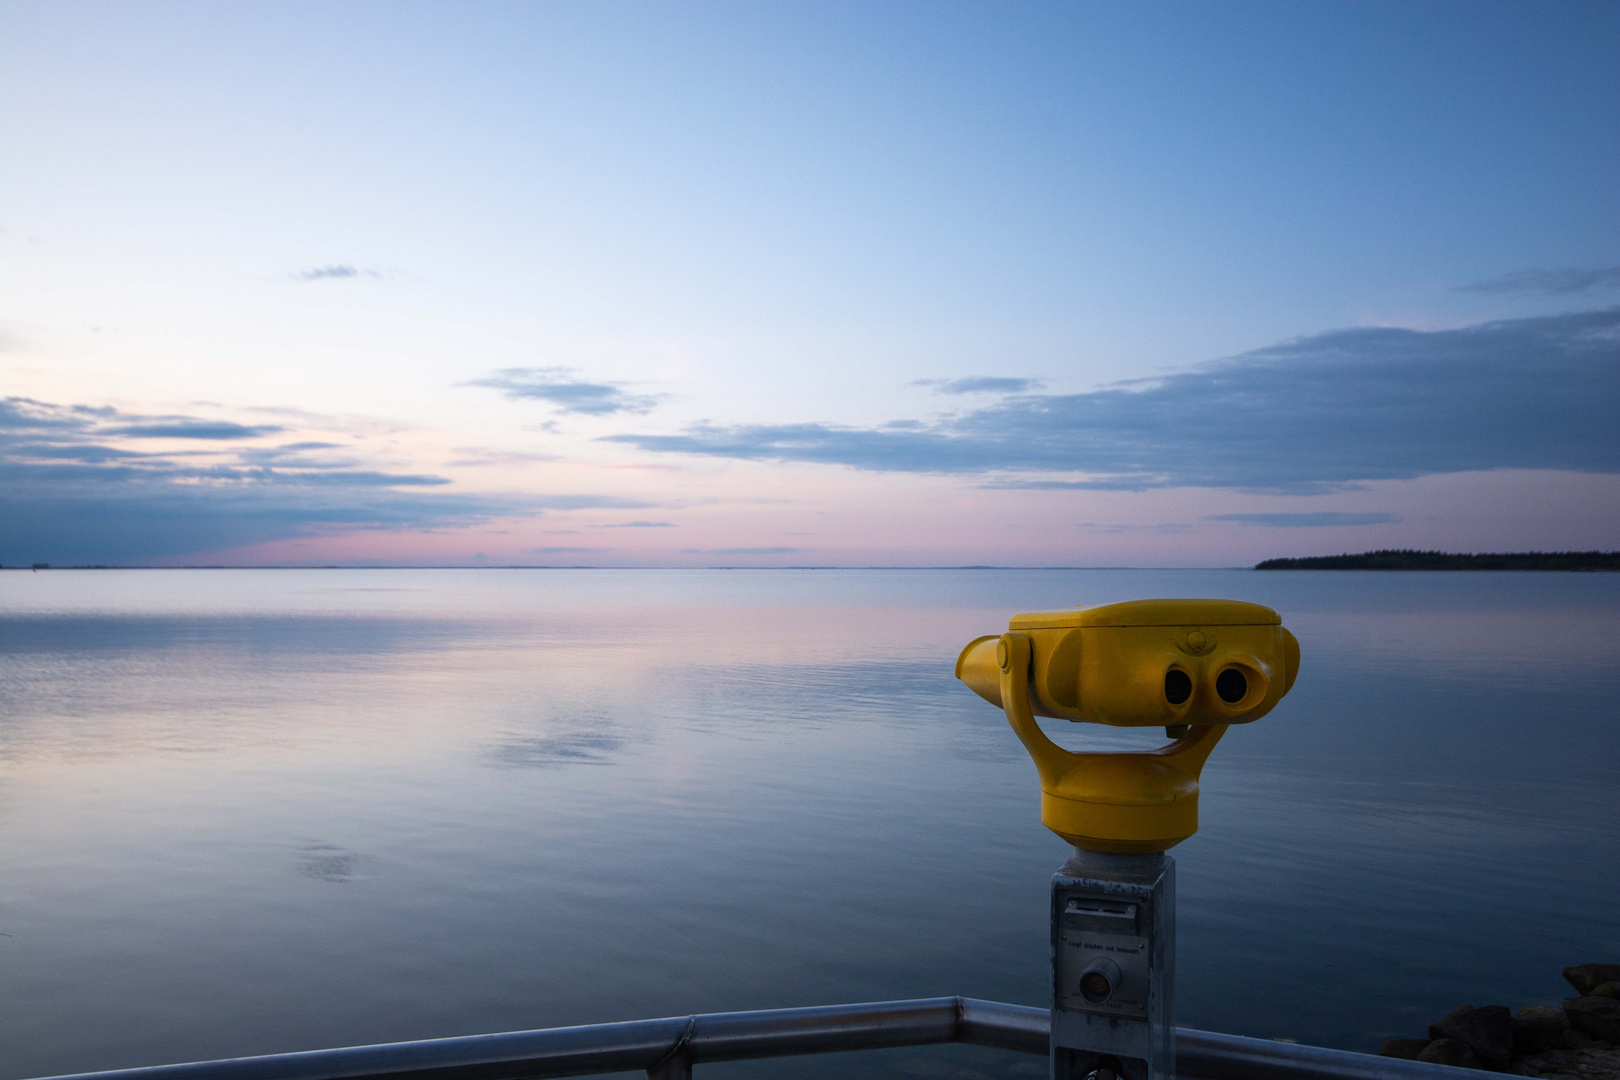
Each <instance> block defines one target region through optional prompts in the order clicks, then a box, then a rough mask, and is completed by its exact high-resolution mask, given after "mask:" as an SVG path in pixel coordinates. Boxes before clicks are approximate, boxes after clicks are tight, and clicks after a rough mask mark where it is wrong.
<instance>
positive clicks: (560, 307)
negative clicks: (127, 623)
mask: <svg viewBox="0 0 1620 1080" xmlns="http://www.w3.org/2000/svg"><path fill="white" fill-rule="evenodd" d="M0 18H3V19H4V24H5V25H6V27H7V32H6V33H5V34H4V35H0V102H3V103H4V106H5V107H4V108H3V109H0V147H4V149H5V152H4V154H3V155H0V157H3V161H0V229H3V230H4V231H3V232H0V398H3V399H5V401H6V405H5V407H4V409H3V410H0V500H3V504H0V505H3V507H4V513H3V515H0V563H6V564H12V563H16V562H28V561H52V562H57V563H66V562H104V563H131V562H139V563H184V562H233V563H302V562H315V563H332V562H338V563H345V562H359V563H370V562H378V563H413V562H433V563H446V562H448V563H470V564H478V563H531V562H570V563H592V564H601V565H649V564H656V565H686V564H700V565H701V564H710V563H714V562H716V561H724V562H728V563H736V564H738V565H779V564H800V563H810V564H818V565H820V564H831V565H848V564H858V565H866V564H906V565H909V564H931V565H932V564H958V563H1005V564H1020V565H1046V564H1063V565H1228V564H1239V563H1246V562H1253V561H1255V560H1257V559H1259V558H1262V557H1268V556H1272V555H1279V554H1298V553H1320V552H1328V551H1339V550H1347V549H1348V550H1361V549H1364V548H1370V547H1379V546H1423V547H1445V548H1448V549H1452V550H1499V549H1504V548H1525V547H1539V548H1591V547H1609V548H1612V547H1614V546H1616V542H1615V537H1616V535H1617V526H1620V480H1617V479H1616V477H1617V475H1620V439H1617V437H1616V436H1615V435H1614V433H1613V431H1612V430H1611V429H1612V428H1615V427H1616V425H1614V424H1613V423H1612V422H1611V421H1609V420H1608V418H1609V417H1611V416H1613V415H1615V411H1616V406H1617V405H1620V315H1617V314H1616V312H1617V309H1620V200H1616V199H1615V197H1614V194H1613V189H1614V186H1615V185H1614V177H1615V176H1617V175H1620V137H1617V136H1620V66H1617V65H1615V64H1614V63H1613V56H1614V55H1615V52H1616V47H1617V45H1620V9H1617V8H1616V7H1615V6H1614V5H1612V4H1580V3H1564V4H1558V5H1544V4H1528V3H1527V4H1492V3H1466V4H1464V3H1458V4H1446V3H1436V4H1424V5H1410V4H1375V3H1356V4H1331V3H1321V4H1308V5H1303V4H1263V5H1245V4H1222V5H1212V4H1185V5H1182V4H1164V5H1086V4H1033V3H1032V4H1017V5H1014V4H975V5H967V4H942V3H920V2H919V3H892V4H882V3H879V4H872V3H862V4H849V5H839V4H830V3H817V4H783V3H754V4H682V5H673V4H628V3H590V4H583V3H582V4H567V3H552V4H500V3H483V4H476V5H473V4H448V3H438V4H422V3H417V4H409V3H406V4H397V3H396V4H368V3H354V4H329V3H322V4H313V3H312V4H299V3H275V4H270V3H262V4H253V3H234V4H219V3H210V4H162V3H117V4H79V3H48V4H46V3H26V4H18V3H0Z"/></svg>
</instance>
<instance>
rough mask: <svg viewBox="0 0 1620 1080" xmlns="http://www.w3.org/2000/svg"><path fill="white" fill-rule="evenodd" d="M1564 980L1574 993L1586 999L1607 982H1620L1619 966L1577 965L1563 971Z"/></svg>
mask: <svg viewBox="0 0 1620 1080" xmlns="http://www.w3.org/2000/svg"><path fill="white" fill-rule="evenodd" d="M1564 978H1565V979H1567V980H1569V985H1571V986H1573V987H1574V988H1575V992H1576V993H1577V994H1579V995H1581V996H1582V997H1586V996H1587V995H1589V994H1590V993H1591V992H1592V991H1593V990H1596V989H1597V988H1598V987H1600V986H1602V985H1603V984H1604V983H1607V982H1620V964H1577V965H1575V966H1574V967H1567V968H1565V969H1564Z"/></svg>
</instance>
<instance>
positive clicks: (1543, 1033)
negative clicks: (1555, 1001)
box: [1513, 1005, 1569, 1057]
mask: <svg viewBox="0 0 1620 1080" xmlns="http://www.w3.org/2000/svg"><path fill="white" fill-rule="evenodd" d="M1568 1030H1569V1017H1568V1016H1566V1015H1564V1010H1563V1009H1555V1008H1553V1007H1552V1006H1550V1005H1526V1006H1525V1007H1524V1008H1522V1009H1520V1010H1519V1011H1518V1012H1516V1013H1514V1014H1513V1056H1514V1057H1521V1056H1523V1055H1525V1054H1539V1053H1542V1052H1543V1051H1546V1050H1558V1049H1560V1048H1562V1047H1563V1045H1564V1032H1566V1031H1568Z"/></svg>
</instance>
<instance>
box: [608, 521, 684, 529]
mask: <svg viewBox="0 0 1620 1080" xmlns="http://www.w3.org/2000/svg"><path fill="white" fill-rule="evenodd" d="M591 528H593V529H673V528H675V523H674V522H673V521H619V522H615V523H613V524H611V525H592V526H591Z"/></svg>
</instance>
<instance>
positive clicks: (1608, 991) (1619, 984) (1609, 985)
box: [1591, 981, 1620, 998]
mask: <svg viewBox="0 0 1620 1080" xmlns="http://www.w3.org/2000/svg"><path fill="white" fill-rule="evenodd" d="M1591 996H1592V997H1612V998H1620V981H1612V982H1606V983H1600V984H1599V985H1597V986H1594V987H1592V995H1591Z"/></svg>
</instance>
